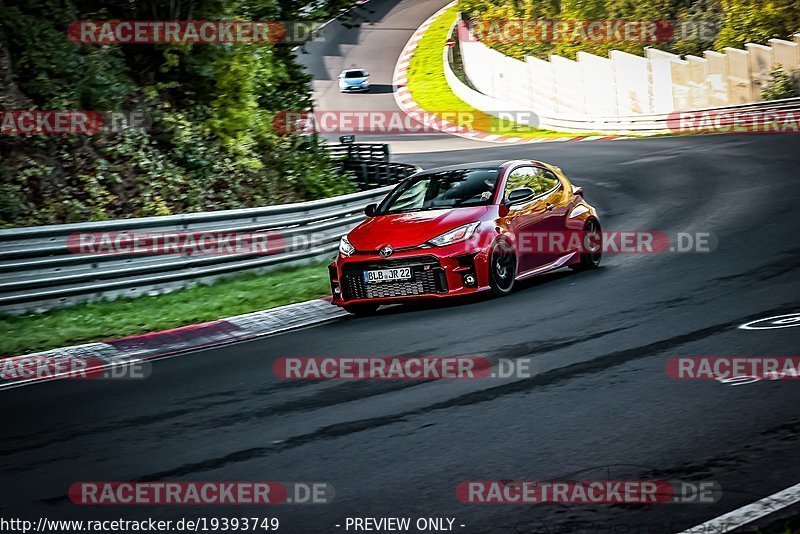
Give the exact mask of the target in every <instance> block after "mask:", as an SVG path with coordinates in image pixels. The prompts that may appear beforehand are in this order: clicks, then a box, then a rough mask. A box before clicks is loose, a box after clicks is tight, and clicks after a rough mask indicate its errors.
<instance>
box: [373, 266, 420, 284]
mask: <svg viewBox="0 0 800 534" xmlns="http://www.w3.org/2000/svg"><path fill="white" fill-rule="evenodd" d="M395 280H411V267H398V268H397V269H380V270H378V271H364V281H365V282H367V283H368V284H374V283H377V282H393V281H395Z"/></svg>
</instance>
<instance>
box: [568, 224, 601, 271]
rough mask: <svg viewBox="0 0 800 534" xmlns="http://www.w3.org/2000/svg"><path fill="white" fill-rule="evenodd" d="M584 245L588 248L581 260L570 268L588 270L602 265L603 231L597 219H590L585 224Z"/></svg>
mask: <svg viewBox="0 0 800 534" xmlns="http://www.w3.org/2000/svg"><path fill="white" fill-rule="evenodd" d="M583 231H584V232H585V235H584V246H585V247H586V248H587V249H588V250H587V251H586V252H584V253H582V254H581V261H580V262H579V263H576V264H574V265H570V266H569V268H570V269H572V270H573V271H587V270H589V269H594V268H595V267H597V266H598V265H600V260H601V259H603V231H602V230H601V229H600V223H599V222H597V220H596V219H589V220H588V221H586V224H585V225H584V226H583Z"/></svg>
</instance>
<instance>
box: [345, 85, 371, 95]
mask: <svg viewBox="0 0 800 534" xmlns="http://www.w3.org/2000/svg"><path fill="white" fill-rule="evenodd" d="M339 91H341V92H343V93H363V92H364V91H369V84H367V85H340V86H339Z"/></svg>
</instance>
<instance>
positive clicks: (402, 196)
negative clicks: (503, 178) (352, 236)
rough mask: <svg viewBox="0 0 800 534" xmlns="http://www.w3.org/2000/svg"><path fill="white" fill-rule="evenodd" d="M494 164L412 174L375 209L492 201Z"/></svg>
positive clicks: (394, 210)
mask: <svg viewBox="0 0 800 534" xmlns="http://www.w3.org/2000/svg"><path fill="white" fill-rule="evenodd" d="M497 176H498V169H497V168H476V169H457V170H452V171H442V172H437V173H430V174H420V175H417V176H414V177H412V178H410V179H408V180H406V181H405V182H403V183H401V184H400V185H399V186H397V187H396V188H395V189H394V191H392V192H391V193H389V196H387V197H386V199H385V200H384V201H383V202H382V203H381V206H380V208H379V209H378V213H381V214H386V213H405V212H409V211H422V210H434V209H443V208H459V207H468V206H485V205H487V204H489V203H490V202H491V201H492V196H493V195H494V190H495V186H496V185H497Z"/></svg>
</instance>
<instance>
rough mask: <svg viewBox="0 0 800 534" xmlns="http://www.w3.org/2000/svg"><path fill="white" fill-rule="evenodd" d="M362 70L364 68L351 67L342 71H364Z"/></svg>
mask: <svg viewBox="0 0 800 534" xmlns="http://www.w3.org/2000/svg"><path fill="white" fill-rule="evenodd" d="M364 70H365V69H358V68H353V69H344V70H343V71H342V72H356V71H358V72H364Z"/></svg>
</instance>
